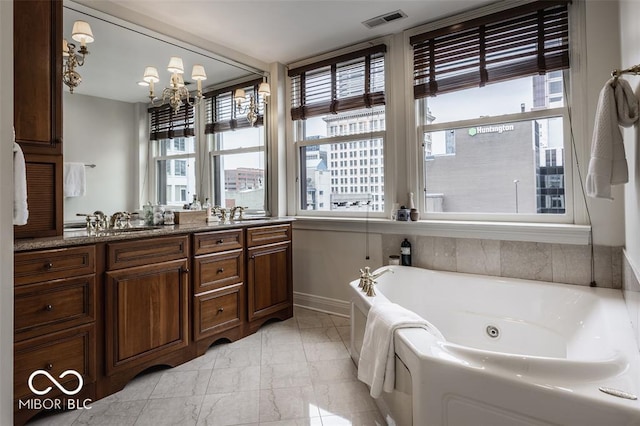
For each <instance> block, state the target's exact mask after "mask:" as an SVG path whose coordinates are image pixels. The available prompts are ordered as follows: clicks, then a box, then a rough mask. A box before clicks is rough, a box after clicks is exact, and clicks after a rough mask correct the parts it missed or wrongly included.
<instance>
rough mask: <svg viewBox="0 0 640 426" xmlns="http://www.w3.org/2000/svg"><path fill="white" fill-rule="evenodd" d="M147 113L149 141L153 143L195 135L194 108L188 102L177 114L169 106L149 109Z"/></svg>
mask: <svg viewBox="0 0 640 426" xmlns="http://www.w3.org/2000/svg"><path fill="white" fill-rule="evenodd" d="M191 101H192V102H193V100H191ZM147 112H148V113H149V123H150V132H149V139H151V140H152V141H157V140H161V139H173V138H179V137H187V136H194V135H195V131H194V124H193V121H194V114H193V107H192V106H190V105H189V104H187V103H186V102H185V103H184V104H183V105H182V106H181V107H180V109H179V110H178V112H177V113H176V112H174V111H173V108H171V106H170V105H168V104H167V105H162V106H159V107H153V108H149V109H148V110H147Z"/></svg>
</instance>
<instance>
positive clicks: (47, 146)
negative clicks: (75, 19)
mask: <svg viewBox="0 0 640 426" xmlns="http://www.w3.org/2000/svg"><path fill="white" fill-rule="evenodd" d="M13 11H14V37H13V44H14V103H13V110H14V128H15V131H16V141H17V142H18V144H19V145H20V147H21V149H22V151H23V152H24V156H25V163H26V175H27V203H28V206H29V219H28V221H27V224H26V225H24V226H16V227H14V234H15V238H31V237H45V236H54V235H61V234H62V227H63V211H62V209H63V206H62V204H63V194H62V189H63V188H62V185H63V176H62V167H63V163H62V1H61V0H14V9H13Z"/></svg>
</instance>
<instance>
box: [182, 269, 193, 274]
mask: <svg viewBox="0 0 640 426" xmlns="http://www.w3.org/2000/svg"><path fill="white" fill-rule="evenodd" d="M182 272H183V273H185V274H188V273H189V272H191V271H189V268H182Z"/></svg>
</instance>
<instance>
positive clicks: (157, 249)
mask: <svg viewBox="0 0 640 426" xmlns="http://www.w3.org/2000/svg"><path fill="white" fill-rule="evenodd" d="M144 247H146V249H143V248H144ZM107 253H108V254H109V259H108V262H107V265H109V267H110V268H111V269H113V268H120V269H115V270H109V271H107V272H106V274H105V290H106V301H105V342H106V343H105V350H106V354H105V361H106V366H105V367H106V370H105V372H106V374H107V375H108V376H112V375H117V374H121V375H123V376H124V377H128V378H129V379H130V378H131V377H133V376H134V375H136V374H138V373H139V372H140V371H142V370H144V369H145V368H147V367H149V366H152V365H157V364H163V363H165V362H166V363H167V364H169V365H172V364H175V365H177V364H179V363H180V362H175V361H167V357H168V356H170V355H172V354H174V353H176V352H180V351H181V350H183V349H185V348H187V347H188V346H189V342H190V339H189V273H190V271H189V262H188V237H187V236H181V237H168V238H155V239H145V240H139V241H133V242H121V243H114V244H108V248H107ZM154 253H155V255H157V257H156V261H155V262H154V261H153V259H154ZM176 257H177V259H176ZM172 258H173V259H172ZM129 265H137V266H130V267H127V266H129ZM138 265H139V266H138ZM185 360H186V359H185ZM181 362H184V360H182V361H181Z"/></svg>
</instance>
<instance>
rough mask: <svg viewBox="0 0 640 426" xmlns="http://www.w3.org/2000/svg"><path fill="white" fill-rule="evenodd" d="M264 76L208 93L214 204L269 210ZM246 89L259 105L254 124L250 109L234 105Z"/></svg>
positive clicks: (258, 210) (207, 125) (207, 132)
mask: <svg viewBox="0 0 640 426" xmlns="http://www.w3.org/2000/svg"><path fill="white" fill-rule="evenodd" d="M261 82H262V80H261V79H260V80H254V81H250V82H246V83H242V84H238V85H235V86H232V87H225V88H222V89H219V90H215V91H213V92H210V93H208V94H205V96H206V116H207V123H206V127H205V133H206V135H207V141H208V142H209V145H210V146H211V151H210V160H211V161H210V163H211V176H212V179H211V185H212V192H213V204H214V205H219V206H223V207H232V206H244V207H248V212H249V213H262V212H265V211H267V204H266V202H267V201H266V200H267V198H266V197H267V191H266V188H267V184H266V178H267V175H266V149H265V145H266V144H265V128H264V125H263V124H264V107H265V105H264V102H263V99H262V98H260V97H259V95H258V86H259V85H260V83H261ZM236 89H244V91H245V93H246V94H247V96H248V97H249V98H250V99H253V100H254V102H255V103H256V104H257V106H258V114H257V119H256V122H255V123H254V125H251V123H250V122H249V121H248V119H247V117H246V112H245V113H244V114H239V113H238V112H237V111H236V109H235V108H234V106H233V96H232V95H233V93H234V91H235V90H236Z"/></svg>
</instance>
